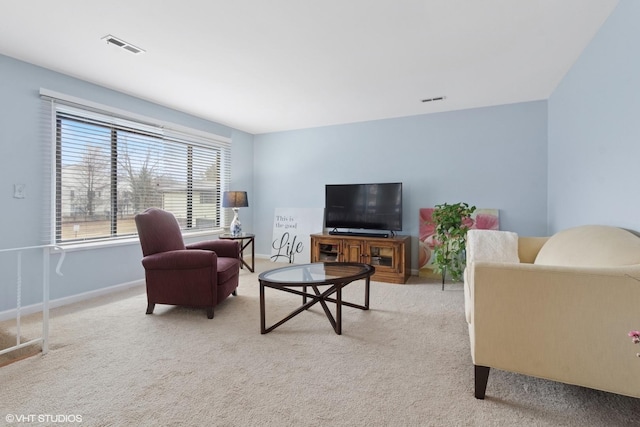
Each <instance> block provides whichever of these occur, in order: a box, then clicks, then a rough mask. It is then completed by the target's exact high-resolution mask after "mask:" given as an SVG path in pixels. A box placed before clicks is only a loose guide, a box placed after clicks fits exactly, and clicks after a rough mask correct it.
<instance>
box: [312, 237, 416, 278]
mask: <svg viewBox="0 0 640 427" xmlns="http://www.w3.org/2000/svg"><path fill="white" fill-rule="evenodd" d="M311 262H361V263H364V264H370V265H372V266H374V267H375V269H376V273H375V274H374V275H373V276H372V277H371V279H372V280H378V281H381V282H390V283H406V282H407V280H408V279H409V276H410V274H411V237H410V236H394V237H365V236H345V235H331V234H312V235H311Z"/></svg>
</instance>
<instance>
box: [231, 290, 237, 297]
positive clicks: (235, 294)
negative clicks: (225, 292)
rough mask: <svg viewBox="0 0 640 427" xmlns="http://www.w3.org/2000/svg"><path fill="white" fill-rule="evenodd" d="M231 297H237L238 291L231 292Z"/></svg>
mask: <svg viewBox="0 0 640 427" xmlns="http://www.w3.org/2000/svg"><path fill="white" fill-rule="evenodd" d="M231 295H233V296H234V297H237V296H238V289H234V290H233V292H231Z"/></svg>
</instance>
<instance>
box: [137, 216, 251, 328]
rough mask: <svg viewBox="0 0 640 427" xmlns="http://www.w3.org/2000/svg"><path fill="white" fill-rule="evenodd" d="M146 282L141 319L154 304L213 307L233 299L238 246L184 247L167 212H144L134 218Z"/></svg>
mask: <svg viewBox="0 0 640 427" xmlns="http://www.w3.org/2000/svg"><path fill="white" fill-rule="evenodd" d="M135 220H136V227H137V228H138V235H139V237H140V244H141V245H142V254H143V258H142V266H143V267H144V270H145V278H146V281H147V302H148V305H147V314H151V313H153V309H154V307H155V305H156V304H171V305H183V306H190V307H204V308H206V309H207V317H208V318H209V319H213V307H215V305H216V304H218V303H219V302H221V301H223V300H224V299H225V298H227V297H228V296H229V295H231V294H233V295H236V289H237V287H238V279H239V275H240V245H239V244H238V242H237V241H234V240H209V241H204V242H197V243H193V244H189V245H186V246H185V244H184V240H183V239H182V233H181V231H180V225H179V224H178V220H177V219H176V217H175V216H174V215H173V214H172V213H171V212H167V211H164V210H162V209H157V208H149V209H147V210H145V211H144V212H142V213H140V214H138V215H136V217H135Z"/></svg>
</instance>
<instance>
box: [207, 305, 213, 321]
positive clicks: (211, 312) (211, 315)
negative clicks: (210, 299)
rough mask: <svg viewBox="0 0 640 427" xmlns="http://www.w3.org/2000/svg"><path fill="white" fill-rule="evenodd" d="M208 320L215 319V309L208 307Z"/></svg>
mask: <svg viewBox="0 0 640 427" xmlns="http://www.w3.org/2000/svg"><path fill="white" fill-rule="evenodd" d="M207 318H208V319H213V307H207Z"/></svg>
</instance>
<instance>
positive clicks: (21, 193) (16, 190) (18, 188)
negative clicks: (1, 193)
mask: <svg viewBox="0 0 640 427" xmlns="http://www.w3.org/2000/svg"><path fill="white" fill-rule="evenodd" d="M25 187H26V185H25V184H13V197H14V198H16V199H24V198H25V196H26V194H25Z"/></svg>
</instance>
